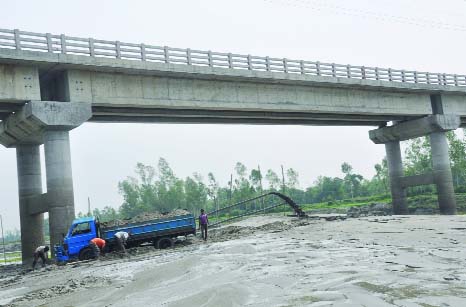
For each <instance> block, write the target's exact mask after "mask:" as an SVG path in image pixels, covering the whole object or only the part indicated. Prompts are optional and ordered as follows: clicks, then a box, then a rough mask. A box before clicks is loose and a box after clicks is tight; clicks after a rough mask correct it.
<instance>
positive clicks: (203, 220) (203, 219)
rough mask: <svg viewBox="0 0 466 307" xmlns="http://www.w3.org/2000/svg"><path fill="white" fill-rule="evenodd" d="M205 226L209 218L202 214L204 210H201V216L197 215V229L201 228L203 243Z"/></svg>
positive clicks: (205, 232)
mask: <svg viewBox="0 0 466 307" xmlns="http://www.w3.org/2000/svg"><path fill="white" fill-rule="evenodd" d="M207 224H209V218H208V217H207V214H206V213H205V212H204V209H201V215H199V228H201V233H202V238H203V239H204V241H206V240H207Z"/></svg>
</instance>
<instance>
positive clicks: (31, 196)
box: [0, 101, 92, 264]
mask: <svg viewBox="0 0 466 307" xmlns="http://www.w3.org/2000/svg"><path fill="white" fill-rule="evenodd" d="M91 116H92V108H91V104H90V103H81V102H80V103H76V102H59V101H30V102H28V103H27V104H25V105H24V106H23V107H22V108H21V109H20V110H19V111H17V112H16V113H14V114H12V115H10V116H9V117H8V118H6V119H5V120H3V121H2V122H0V144H2V145H4V146H6V147H16V148H17V158H18V182H19V196H20V198H19V202H20V215H21V234H22V238H21V243H22V246H23V263H24V264H26V263H28V261H29V260H30V257H31V255H32V252H33V251H34V248H35V247H37V246H38V245H40V244H43V243H44V238H43V235H42V231H43V229H42V228H43V227H42V226H43V221H42V216H43V215H42V214H43V213H44V212H49V229H50V245H51V249H52V248H53V246H54V245H55V244H57V243H60V242H61V241H62V234H64V233H66V231H67V230H68V227H69V226H70V224H71V222H72V220H73V218H74V195H73V179H72V172H71V154H70V137H69V131H70V130H72V129H74V128H76V127H78V126H80V125H81V124H82V123H84V122H86V121H87V120H88V119H89V118H91ZM22 144H29V145H22ZM40 144H44V149H45V168H46V172H47V193H46V194H42V183H41V175H40V156H39V145H40Z"/></svg>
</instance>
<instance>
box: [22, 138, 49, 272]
mask: <svg viewBox="0 0 466 307" xmlns="http://www.w3.org/2000/svg"><path fill="white" fill-rule="evenodd" d="M16 161H17V162H16V163H17V168H18V192H19V216H20V223H21V252H22V262H23V264H24V265H30V264H31V263H32V255H33V253H34V251H35V249H36V248H37V247H38V246H41V245H44V244H45V239H44V232H43V227H44V215H43V214H35V215H30V214H29V206H30V205H34V202H31V200H30V199H31V198H32V197H36V196H39V195H41V194H42V178H41V167H40V151H39V146H38V145H17V147H16Z"/></svg>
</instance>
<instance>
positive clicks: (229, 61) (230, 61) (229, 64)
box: [228, 53, 233, 68]
mask: <svg viewBox="0 0 466 307" xmlns="http://www.w3.org/2000/svg"><path fill="white" fill-rule="evenodd" d="M228 68H233V56H232V55H231V53H228Z"/></svg>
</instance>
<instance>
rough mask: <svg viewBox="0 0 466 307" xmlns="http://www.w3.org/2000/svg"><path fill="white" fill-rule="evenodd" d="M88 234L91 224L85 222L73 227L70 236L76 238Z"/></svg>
mask: <svg viewBox="0 0 466 307" xmlns="http://www.w3.org/2000/svg"><path fill="white" fill-rule="evenodd" d="M89 232H91V223H89V222H85V223H81V224H76V225H74V227H73V230H72V231H71V235H72V236H76V235H81V234H84V233H89Z"/></svg>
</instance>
